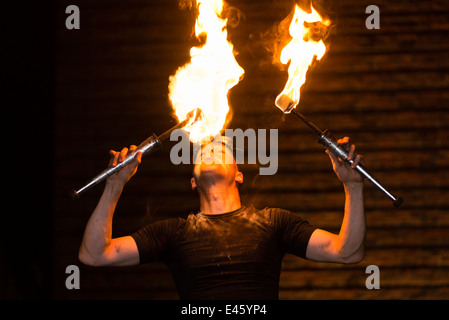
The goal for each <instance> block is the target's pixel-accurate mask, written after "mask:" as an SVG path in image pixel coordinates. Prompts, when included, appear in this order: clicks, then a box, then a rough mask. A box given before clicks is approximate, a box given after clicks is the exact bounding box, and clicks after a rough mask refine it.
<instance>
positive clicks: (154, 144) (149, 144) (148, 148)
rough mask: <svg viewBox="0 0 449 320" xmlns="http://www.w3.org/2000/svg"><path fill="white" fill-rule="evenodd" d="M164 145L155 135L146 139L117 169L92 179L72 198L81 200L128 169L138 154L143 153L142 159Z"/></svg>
mask: <svg viewBox="0 0 449 320" xmlns="http://www.w3.org/2000/svg"><path fill="white" fill-rule="evenodd" d="M161 146H162V143H161V141H160V140H159V139H158V138H157V136H156V135H155V134H154V133H153V135H152V136H150V137H149V138H148V139H146V140H145V141H144V142H142V143H141V144H140V145H139V146H138V147H137V149H136V150H135V151H134V152H130V153H128V154H127V156H126V157H125V159H124V160H123V162H121V163H119V164H117V165H116V166H115V167H110V168H107V169H105V170H103V171H102V172H100V173H99V174H98V175H96V176H95V177H94V178H93V179H91V180H90V181H89V182H88V183H86V184H85V185H84V186H83V187H81V188H79V189H78V190H73V192H72V198H74V199H76V198H79V196H80V195H81V194H82V193H84V192H86V191H87V190H89V189H90V188H92V187H93V186H95V185H97V184H99V183H100V182H102V181H104V180H106V179H107V178H108V177H110V176H111V175H113V174H114V173H116V172H119V171H120V170H122V169H123V168H124V167H126V166H127V165H128V164H130V163H131V162H132V161H133V160H134V158H135V156H136V153H137V152H139V151H140V152H142V157H143V156H146V155H149V154H150V153H151V152H153V151H155V150H157V149H159V148H161Z"/></svg>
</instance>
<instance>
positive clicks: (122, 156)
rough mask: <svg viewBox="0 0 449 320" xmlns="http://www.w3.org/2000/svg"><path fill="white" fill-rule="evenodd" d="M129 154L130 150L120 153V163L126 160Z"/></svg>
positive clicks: (126, 149) (125, 149)
mask: <svg viewBox="0 0 449 320" xmlns="http://www.w3.org/2000/svg"><path fill="white" fill-rule="evenodd" d="M127 154H128V148H126V147H125V148H123V149H122V151H120V156H119V158H118V161H119V163H120V162H123V160H125V158H126V155H127Z"/></svg>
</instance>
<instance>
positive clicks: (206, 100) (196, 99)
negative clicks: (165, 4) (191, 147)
mask: <svg viewBox="0 0 449 320" xmlns="http://www.w3.org/2000/svg"><path fill="white" fill-rule="evenodd" d="M197 7H198V17H197V20H196V25H195V35H196V37H197V38H199V37H200V35H201V36H206V37H207V38H206V43H205V44H204V45H202V46H200V47H192V48H191V49H190V57H191V60H190V62H189V63H187V64H186V65H184V66H182V67H180V68H179V69H178V70H177V71H176V74H175V75H173V76H170V79H169V80H170V84H169V98H170V100H171V103H172V106H173V108H174V110H175V113H176V116H177V117H178V120H179V121H180V122H181V121H183V120H184V119H186V115H187V113H188V112H189V111H191V110H192V109H194V108H200V109H201V110H202V112H203V118H202V120H200V121H198V122H197V123H195V124H194V125H192V126H189V125H188V126H186V127H185V128H184V129H185V130H187V131H188V132H189V133H190V140H191V141H192V142H197V141H200V140H202V139H204V138H208V137H210V136H215V135H216V134H218V133H219V132H220V131H221V130H222V129H223V128H224V126H225V124H226V118H227V114H228V111H229V105H228V97H227V94H228V91H229V90H230V89H231V88H232V87H233V86H235V85H236V84H237V83H238V82H239V81H240V78H241V77H242V76H243V74H244V70H243V69H242V68H241V67H240V65H239V64H238V63H237V61H236V60H235V57H234V53H233V46H232V44H231V43H229V42H228V41H227V30H226V23H227V19H222V18H221V13H222V11H223V1H221V0H197Z"/></svg>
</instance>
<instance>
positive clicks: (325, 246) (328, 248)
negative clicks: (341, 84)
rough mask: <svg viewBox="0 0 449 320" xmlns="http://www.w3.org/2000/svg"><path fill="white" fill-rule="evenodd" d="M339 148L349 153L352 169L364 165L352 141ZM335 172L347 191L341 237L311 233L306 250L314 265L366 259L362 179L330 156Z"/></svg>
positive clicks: (323, 233) (325, 232) (317, 231)
mask: <svg viewBox="0 0 449 320" xmlns="http://www.w3.org/2000/svg"><path fill="white" fill-rule="evenodd" d="M338 144H340V145H342V146H343V147H345V148H346V149H347V150H348V151H349V159H353V160H354V162H353V164H352V165H351V167H352V168H354V167H355V166H357V164H359V163H360V162H361V161H362V157H361V156H360V155H356V153H355V146H354V145H351V144H350V140H349V138H347V137H346V138H344V139H340V140H339V141H338ZM327 153H328V155H329V157H330V158H331V161H332V164H333V168H334V171H335V173H336V174H337V176H338V178H339V179H340V180H341V181H342V183H343V185H344V188H345V196H346V200H345V212H344V217H343V222H342V225H341V228H340V232H339V234H338V235H336V234H332V233H330V232H327V231H325V230H321V229H317V230H315V231H314V232H313V233H312V236H311V237H310V239H309V244H308V246H307V251H306V258H307V259H310V260H314V261H322V262H337V263H357V262H360V261H361V260H362V259H363V256H364V247H365V245H364V243H365V212H364V205H363V178H362V177H361V176H360V175H359V174H358V173H357V172H356V171H355V170H353V169H352V168H351V167H349V165H347V164H346V163H344V162H343V161H342V160H340V159H339V158H338V157H337V156H335V155H334V154H332V153H330V152H328V151H327Z"/></svg>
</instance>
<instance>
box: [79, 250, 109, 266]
mask: <svg viewBox="0 0 449 320" xmlns="http://www.w3.org/2000/svg"><path fill="white" fill-rule="evenodd" d="M78 260H79V261H80V262H81V263H82V264H85V265H86V266H90V267H100V266H102V265H103V264H102V263H101V260H100V259H97V258H95V257H94V256H93V255H92V254H90V252H89V251H88V250H87V249H86V248H84V247H81V248H80V250H79V251H78Z"/></svg>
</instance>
